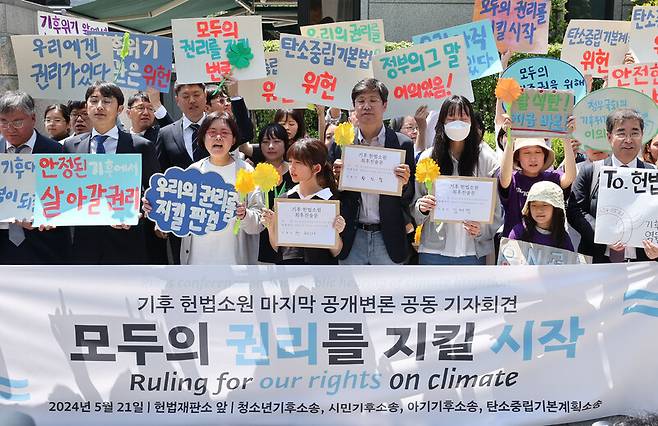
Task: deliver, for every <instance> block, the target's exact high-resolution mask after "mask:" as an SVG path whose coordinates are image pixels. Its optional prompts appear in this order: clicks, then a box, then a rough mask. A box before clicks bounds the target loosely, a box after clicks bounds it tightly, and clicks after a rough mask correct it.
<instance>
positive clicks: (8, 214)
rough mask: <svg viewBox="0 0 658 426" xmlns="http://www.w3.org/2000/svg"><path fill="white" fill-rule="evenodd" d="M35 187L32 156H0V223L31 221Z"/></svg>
mask: <svg viewBox="0 0 658 426" xmlns="http://www.w3.org/2000/svg"><path fill="white" fill-rule="evenodd" d="M35 186H36V175H35V173H34V158H33V156H32V154H0V222H2V221H7V220H11V221H13V220H14V219H16V220H31V219H32V211H33V209H34V191H35Z"/></svg>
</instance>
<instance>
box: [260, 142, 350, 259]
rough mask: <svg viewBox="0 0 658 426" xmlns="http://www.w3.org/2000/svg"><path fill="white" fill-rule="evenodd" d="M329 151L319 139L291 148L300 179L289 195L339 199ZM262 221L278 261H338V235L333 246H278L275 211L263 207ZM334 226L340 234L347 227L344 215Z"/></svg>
mask: <svg viewBox="0 0 658 426" xmlns="http://www.w3.org/2000/svg"><path fill="white" fill-rule="evenodd" d="M327 157H328V151H327V147H326V146H325V144H324V143H322V142H321V141H320V140H318V139H300V140H299V141H297V142H295V143H294V144H293V145H292V146H291V147H290V149H288V159H289V160H290V175H291V176H292V180H293V182H295V183H297V185H296V186H294V187H293V188H292V189H291V190H290V191H288V194H287V198H296V199H302V200H336V199H337V197H336V194H337V192H338V191H337V188H336V181H335V180H334V175H333V172H332V171H331V166H330V165H329V163H328V162H327ZM263 223H264V224H265V226H266V227H267V232H268V235H269V241H270V244H271V246H272V248H273V249H274V250H275V251H276V253H277V255H278V259H277V262H276V263H278V264H284V265H286V264H287V265H337V264H338V261H337V260H336V256H338V254H339V253H340V251H341V249H342V248H343V241H342V239H341V238H340V236H339V237H338V245H337V247H336V248H333V249H317V248H299V247H279V246H278V245H277V241H276V213H274V212H273V211H272V210H269V209H265V210H263ZM333 226H334V229H336V231H338V233H339V234H340V233H341V232H343V230H344V229H345V219H343V217H342V216H341V215H338V216H336V218H335V219H334V223H333Z"/></svg>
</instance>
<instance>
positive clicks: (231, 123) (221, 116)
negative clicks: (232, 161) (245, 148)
mask: <svg viewBox="0 0 658 426" xmlns="http://www.w3.org/2000/svg"><path fill="white" fill-rule="evenodd" d="M215 120H221V121H223V122H224V123H225V124H226V125H227V126H228V128H229V129H231V134H233V145H232V146H231V148H230V149H229V152H231V151H233V150H234V149H235V148H237V146H238V145H239V144H240V130H239V129H238V123H236V122H235V118H233V117H231V116H230V115H228V114H227V113H225V112H211V113H210V114H208V115H206V118H204V119H203V122H202V123H201V127H199V134H198V136H197V139H196V142H195V143H196V144H197V145H198V147H199V150H200V152H201V153H202V155H203V157H209V156H210V153H209V152H208V150H207V149H206V133H207V132H208V129H209V128H210V126H211V125H212V123H214V122H215Z"/></svg>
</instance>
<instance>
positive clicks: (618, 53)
mask: <svg viewBox="0 0 658 426" xmlns="http://www.w3.org/2000/svg"><path fill="white" fill-rule="evenodd" d="M630 28H631V23H630V22H629V21H595V20H586V19H572V20H571V21H570V22H569V26H568V27H567V32H566V33H565V34H564V40H563V41H562V53H561V54H560V59H562V60H563V61H566V62H569V63H570V64H571V65H573V66H574V67H576V68H578V69H579V70H580V72H582V73H583V75H588V74H589V75H591V76H593V77H605V76H607V75H608V69H609V68H610V67H613V66H615V65H621V64H623V63H624V56H625V55H626V52H627V51H628V32H629V31H630Z"/></svg>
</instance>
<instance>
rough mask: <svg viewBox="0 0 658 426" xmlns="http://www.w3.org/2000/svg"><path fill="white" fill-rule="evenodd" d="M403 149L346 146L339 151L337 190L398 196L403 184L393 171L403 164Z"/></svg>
mask: <svg viewBox="0 0 658 426" xmlns="http://www.w3.org/2000/svg"><path fill="white" fill-rule="evenodd" d="M404 155H405V153H404V150H401V149H390V148H376V147H372V146H361V145H346V146H344V147H343V148H342V160H343V168H342V171H341V173H340V179H339V182H338V189H340V190H341V191H357V192H369V193H373V194H384V195H400V194H402V186H403V185H402V182H401V181H400V179H398V178H397V177H396V176H395V172H394V169H395V168H396V167H397V166H399V165H400V164H403V163H404Z"/></svg>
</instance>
